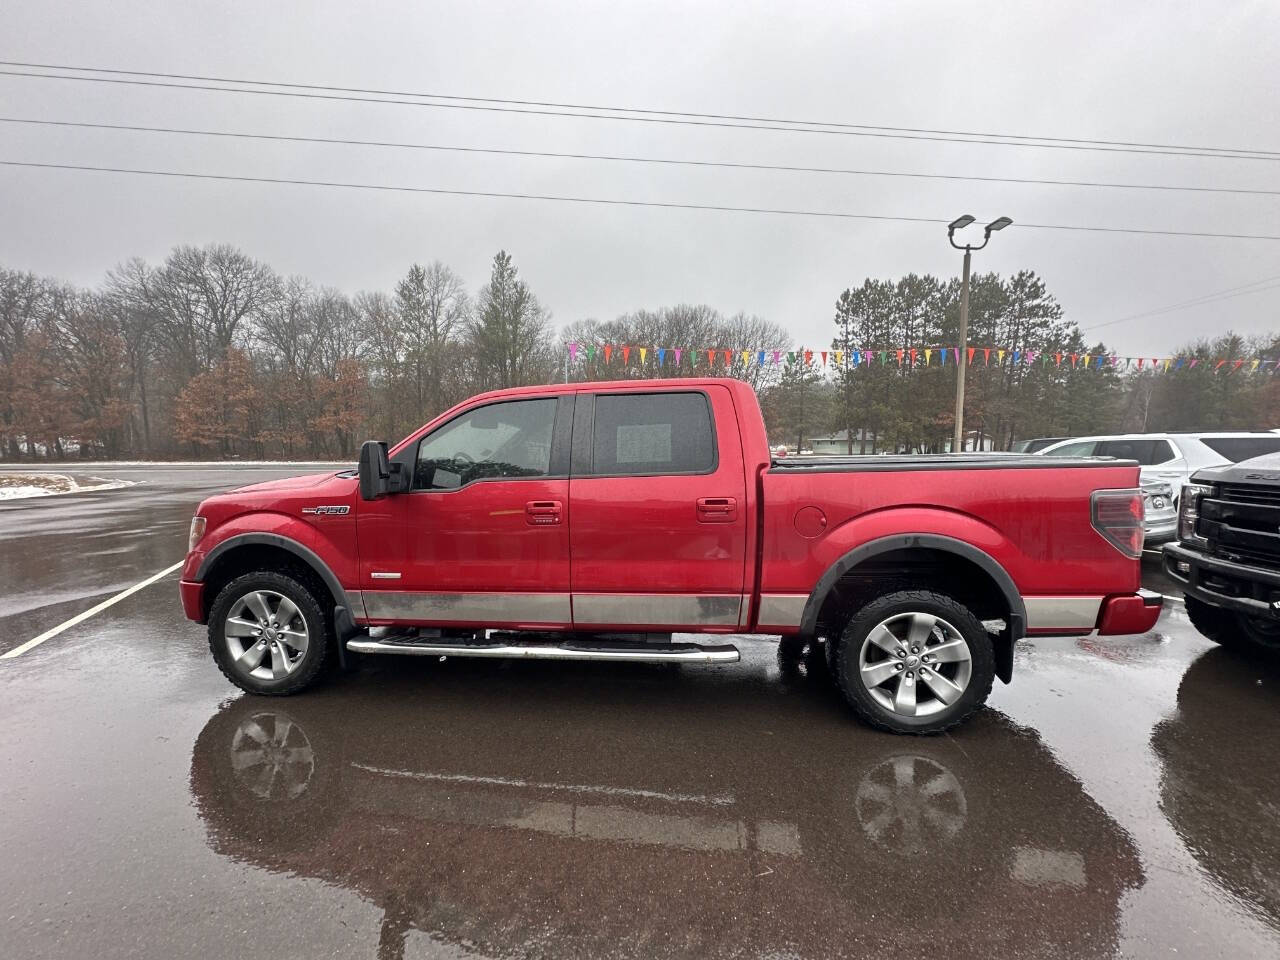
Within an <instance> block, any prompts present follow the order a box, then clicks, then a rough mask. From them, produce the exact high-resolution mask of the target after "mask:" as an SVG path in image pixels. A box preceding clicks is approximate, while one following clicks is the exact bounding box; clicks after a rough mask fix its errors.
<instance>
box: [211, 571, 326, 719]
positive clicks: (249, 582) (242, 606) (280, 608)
mask: <svg viewBox="0 0 1280 960" xmlns="http://www.w3.org/2000/svg"><path fill="white" fill-rule="evenodd" d="M329 633H330V626H329V622H328V618H326V617H325V615H324V612H323V611H322V610H321V608H320V604H319V602H318V601H317V600H316V597H315V594H314V592H313V591H312V589H311V588H310V587H308V586H307V585H305V584H303V583H301V582H299V581H298V580H295V579H294V578H293V577H291V576H289V575H287V574H284V573H276V572H268V571H260V572H256V573H248V574H245V575H244V576H242V577H237V578H236V579H235V580H232V581H231V582H230V583H228V584H227V585H226V586H225V587H223V588H222V590H221V591H219V593H218V596H217V598H216V599H215V600H214V601H213V608H212V609H211V610H210V611H209V649H210V650H211V651H212V652H213V658H214V660H215V661H217V664H218V668H219V669H220V670H221V671H222V672H223V674H224V675H225V676H226V678H227V679H228V680H230V681H231V682H232V683H234V684H235V685H236V686H237V687H239V688H240V689H242V690H247V691H248V692H249V693H258V694H268V695H284V694H289V693H297V692H298V691H299V690H302V689H304V688H306V687H308V686H310V685H311V683H312V682H313V681H314V680H315V679H316V677H317V676H318V675H319V673H320V669H321V668H322V667H323V666H324V660H325V655H326V653H327V651H328V647H329Z"/></svg>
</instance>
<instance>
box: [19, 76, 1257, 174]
mask: <svg viewBox="0 0 1280 960" xmlns="http://www.w3.org/2000/svg"><path fill="white" fill-rule="evenodd" d="M0 66H8V67H25V68H34V69H39V70H72V71H76V72H78V73H99V74H102V73H113V74H125V75H127V76H133V77H152V78H159V79H165V80H194V81H200V82H205V83H236V84H242V85H245V86H265V87H286V88H290V89H294V90H323V91H328V92H332V93H358V94H373V95H376V96H390V97H419V98H430V99H436V100H457V101H461V102H465V103H493V104H506V105H511V106H523V107H551V108H556V109H560V110H604V111H609V112H612V113H638V114H644V115H647V116H655V117H689V118H694V119H699V120H721V121H733V122H735V123H769V124H790V125H799V126H805V127H833V128H836V129H841V130H865V131H877V132H882V133H911V134H930V135H938V136H948V137H980V138H987V139H1000V140H1034V141H1043V142H1045V143H1060V144H1076V145H1082V146H1083V145H1087V146H1111V147H1142V148H1150V149H1156V150H1191V151H1196V152H1197V153H1227V154H1263V155H1267V156H1275V157H1280V151H1278V150H1259V149H1255V148H1252V147H1205V146H1193V145H1189V144H1170V143H1143V142H1140V141H1129V140H1091V139H1084V138H1077V137H1044V136H1037V135H1032V134H1021V133H990V132H975V131H971V130H938V129H930V128H928V127H893V126H884V125H879V124H869V123H846V122H840V121H832V120H788V119H784V118H778V117H761V116H744V115H740V114H723V113H697V112H693V111H689V110H655V109H650V108H643V107H617V106H608V105H602V104H591V103H558V102H555V101H547V100H515V99H509V98H502V97H474V96H460V95H457V94H452V93H421V92H414V91H410V90H381V89H376V88H369V87H340V86H333V85H329V84H316V83H290V82H285V81H278V80H245V79H240V78H234V77H213V76H203V75H200V74H184V73H161V72H158V71H147V70H120V69H115V68H108V67H82V66H74V65H69V64H60V63H27V62H24V61H19V60H0ZM86 79H88V78H86Z"/></svg>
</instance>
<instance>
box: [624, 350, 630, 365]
mask: <svg viewBox="0 0 1280 960" xmlns="http://www.w3.org/2000/svg"><path fill="white" fill-rule="evenodd" d="M630 362H631V348H630V347H623V348H622V365H623V366H624V367H625V366H626V365H627V364H628V363H630Z"/></svg>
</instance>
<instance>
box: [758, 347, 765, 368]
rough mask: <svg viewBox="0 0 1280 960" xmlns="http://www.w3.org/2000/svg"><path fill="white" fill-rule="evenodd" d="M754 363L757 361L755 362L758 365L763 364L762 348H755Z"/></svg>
mask: <svg viewBox="0 0 1280 960" xmlns="http://www.w3.org/2000/svg"><path fill="white" fill-rule="evenodd" d="M756 363H757V364H759V365H760V366H762V367H763V366H764V351H763V350H757V351H756Z"/></svg>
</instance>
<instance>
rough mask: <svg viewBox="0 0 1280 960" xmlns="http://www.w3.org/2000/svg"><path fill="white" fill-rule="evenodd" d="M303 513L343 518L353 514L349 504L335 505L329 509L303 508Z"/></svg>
mask: <svg viewBox="0 0 1280 960" xmlns="http://www.w3.org/2000/svg"><path fill="white" fill-rule="evenodd" d="M302 512H303V513H314V514H317V515H319V516H322V517H343V516H346V515H347V514H348V513H350V512H351V507H349V506H347V504H345V503H343V504H334V505H332V506H328V507H303V508H302Z"/></svg>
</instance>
